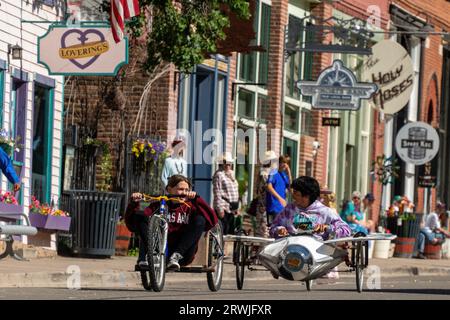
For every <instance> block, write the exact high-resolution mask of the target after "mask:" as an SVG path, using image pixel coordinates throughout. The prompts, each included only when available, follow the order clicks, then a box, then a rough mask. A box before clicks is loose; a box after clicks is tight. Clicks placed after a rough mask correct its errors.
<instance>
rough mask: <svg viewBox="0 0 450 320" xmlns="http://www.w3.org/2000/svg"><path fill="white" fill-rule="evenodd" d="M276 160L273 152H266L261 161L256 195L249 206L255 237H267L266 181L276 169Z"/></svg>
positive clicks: (276, 157)
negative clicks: (252, 211) (252, 215)
mask: <svg viewBox="0 0 450 320" xmlns="http://www.w3.org/2000/svg"><path fill="white" fill-rule="evenodd" d="M277 159H278V156H277V154H276V153H275V151H273V150H268V151H266V152H265V153H264V156H263V157H262V159H261V169H260V171H259V175H258V180H257V182H256V195H255V198H254V199H253V200H252V202H251V204H250V207H251V209H252V207H253V206H254V207H255V209H254V211H255V213H254V215H255V220H256V222H255V224H256V226H255V237H261V238H267V237H269V230H268V228H267V227H268V225H267V212H266V199H267V193H268V191H267V181H268V180H269V175H270V172H271V171H272V170H273V169H276V168H277V167H278V165H277V164H276V160H277Z"/></svg>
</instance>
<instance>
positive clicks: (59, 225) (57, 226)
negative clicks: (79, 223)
mask: <svg viewBox="0 0 450 320" xmlns="http://www.w3.org/2000/svg"><path fill="white" fill-rule="evenodd" d="M71 220H72V219H71V218H70V217H64V216H47V222H46V223H45V229H50V230H61V231H69V229H70V221H71Z"/></svg>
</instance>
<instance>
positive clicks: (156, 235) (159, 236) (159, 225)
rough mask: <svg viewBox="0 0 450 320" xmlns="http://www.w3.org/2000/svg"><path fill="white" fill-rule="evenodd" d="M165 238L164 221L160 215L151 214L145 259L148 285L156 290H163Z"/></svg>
mask: <svg viewBox="0 0 450 320" xmlns="http://www.w3.org/2000/svg"><path fill="white" fill-rule="evenodd" d="M166 239H167V228H166V222H165V221H164V220H163V219H161V217H159V216H157V215H153V216H152V217H151V218H150V221H149V224H148V251H147V261H148V266H149V274H150V286H151V288H152V289H153V290H154V291H156V292H160V291H162V290H163V288H164V282H165V278H166V257H165V251H166Z"/></svg>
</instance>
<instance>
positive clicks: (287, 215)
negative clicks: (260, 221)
mask: <svg viewBox="0 0 450 320" xmlns="http://www.w3.org/2000/svg"><path fill="white" fill-rule="evenodd" d="M318 224H326V225H328V226H329V228H327V230H326V231H325V232H323V233H316V234H314V235H315V236H317V237H318V238H321V239H323V240H327V239H328V238H329V237H330V234H333V235H334V237H335V238H343V237H348V236H350V235H351V230H350V228H349V226H348V225H347V224H346V223H345V222H344V221H343V220H342V219H341V218H340V217H339V215H338V214H336V213H335V212H334V211H333V210H331V209H330V208H328V207H327V206H325V205H324V204H323V203H322V202H320V201H318V200H316V201H315V202H314V203H312V204H311V205H310V206H309V207H308V208H305V209H303V208H300V207H297V206H296V205H295V204H293V203H290V204H288V205H287V206H286V207H285V208H284V210H283V211H282V212H281V213H280V214H278V215H277V216H276V218H275V219H274V220H273V222H272V225H271V227H270V235H271V236H272V237H274V238H278V230H279V229H280V228H281V227H285V228H286V229H287V231H288V232H289V233H295V232H296V231H297V229H302V230H313V229H314V228H315V227H316V226H317V225H318Z"/></svg>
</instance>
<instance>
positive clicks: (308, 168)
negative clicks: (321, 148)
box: [305, 161, 313, 177]
mask: <svg viewBox="0 0 450 320" xmlns="http://www.w3.org/2000/svg"><path fill="white" fill-rule="evenodd" d="M305 176H308V177H312V176H313V166H312V161H305Z"/></svg>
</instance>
